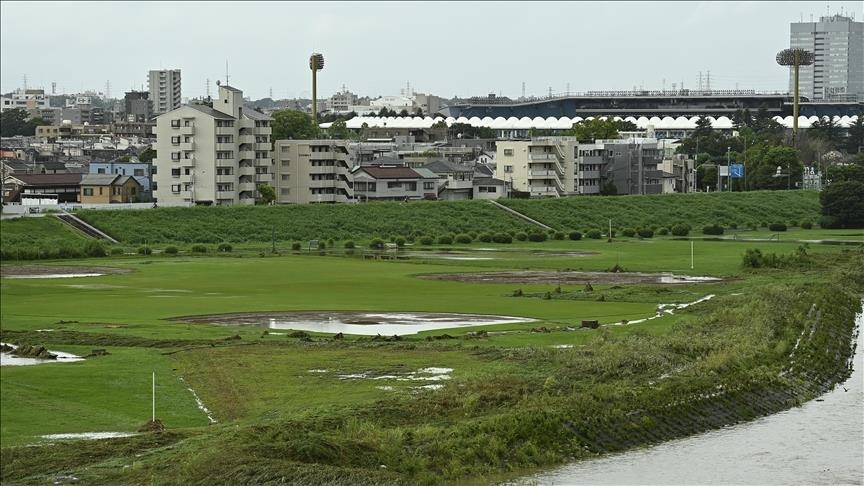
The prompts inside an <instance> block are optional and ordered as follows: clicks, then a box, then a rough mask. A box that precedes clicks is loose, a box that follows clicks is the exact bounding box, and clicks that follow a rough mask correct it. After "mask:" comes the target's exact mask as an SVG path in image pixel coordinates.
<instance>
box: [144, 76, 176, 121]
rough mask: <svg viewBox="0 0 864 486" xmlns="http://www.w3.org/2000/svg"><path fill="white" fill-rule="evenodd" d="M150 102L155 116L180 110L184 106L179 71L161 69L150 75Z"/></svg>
mask: <svg viewBox="0 0 864 486" xmlns="http://www.w3.org/2000/svg"><path fill="white" fill-rule="evenodd" d="M148 84H149V87H150V101H151V102H152V103H153V114H155V115H161V114H162V113H167V112H169V111H171V110H174V109H176V108H179V107H180V106H181V104H182V96H181V89H180V84H181V83H180V70H179V69H160V70H153V71H150V73H149V75H148Z"/></svg>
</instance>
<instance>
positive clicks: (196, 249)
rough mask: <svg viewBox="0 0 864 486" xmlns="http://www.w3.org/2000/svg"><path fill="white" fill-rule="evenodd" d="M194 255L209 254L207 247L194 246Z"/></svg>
mask: <svg viewBox="0 0 864 486" xmlns="http://www.w3.org/2000/svg"><path fill="white" fill-rule="evenodd" d="M192 253H207V247H206V246H204V245H192Z"/></svg>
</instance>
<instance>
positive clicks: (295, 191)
mask: <svg viewBox="0 0 864 486" xmlns="http://www.w3.org/2000/svg"><path fill="white" fill-rule="evenodd" d="M274 149H275V153H274V154H273V155H274V158H275V159H276V182H275V184H274V187H275V188H276V201H277V202H278V203H285V204H306V203H330V202H342V203H345V202H349V201H351V200H353V199H354V182H353V178H352V176H351V168H352V167H353V166H354V162H353V156H351V155H350V154H349V151H348V140H277V141H276V142H274Z"/></svg>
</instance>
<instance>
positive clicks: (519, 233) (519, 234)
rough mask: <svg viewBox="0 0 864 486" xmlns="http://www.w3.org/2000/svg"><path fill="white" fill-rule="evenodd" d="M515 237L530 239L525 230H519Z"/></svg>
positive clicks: (522, 239)
mask: <svg viewBox="0 0 864 486" xmlns="http://www.w3.org/2000/svg"><path fill="white" fill-rule="evenodd" d="M514 238H516V239H517V240H519V241H525V240H527V239H528V233H526V232H524V231H519V232H517V233H516V235H515V236H514Z"/></svg>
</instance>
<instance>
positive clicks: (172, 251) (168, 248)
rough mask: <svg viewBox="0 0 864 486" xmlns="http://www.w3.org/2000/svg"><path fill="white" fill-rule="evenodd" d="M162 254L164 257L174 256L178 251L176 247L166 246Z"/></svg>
mask: <svg viewBox="0 0 864 486" xmlns="http://www.w3.org/2000/svg"><path fill="white" fill-rule="evenodd" d="M162 253H164V254H166V255H176V254H177V253H180V250H178V249H177V247H176V246H166V247H165V249H164V250H163V251H162Z"/></svg>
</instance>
